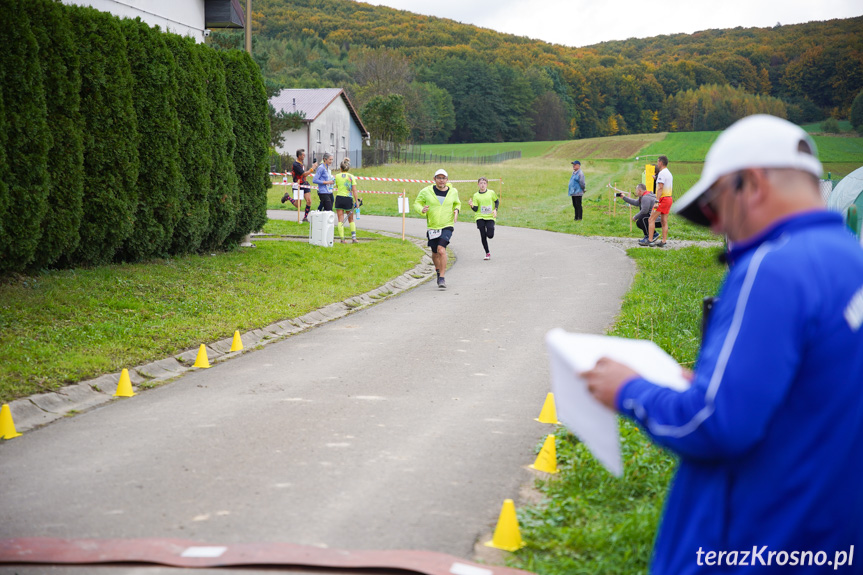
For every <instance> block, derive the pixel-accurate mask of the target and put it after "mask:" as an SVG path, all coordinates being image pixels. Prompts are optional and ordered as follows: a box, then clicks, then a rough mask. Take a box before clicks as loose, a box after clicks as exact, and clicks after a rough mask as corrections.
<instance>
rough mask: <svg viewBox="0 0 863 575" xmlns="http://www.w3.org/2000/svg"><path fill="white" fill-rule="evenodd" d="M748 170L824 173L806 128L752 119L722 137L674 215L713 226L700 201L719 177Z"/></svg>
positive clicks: (740, 122) (774, 119)
mask: <svg viewBox="0 0 863 575" xmlns="http://www.w3.org/2000/svg"><path fill="white" fill-rule="evenodd" d="M746 168H796V169H798V170H801V171H803V172H808V173H810V174H812V175H814V176H815V177H816V178H820V177H821V175H822V173H823V168H822V167H821V162H819V161H818V155H817V150H816V148H815V142H813V141H812V138H811V137H809V134H807V133H806V132H805V131H804V130H803V128H801V127H800V126H797V125H795V124H792V123H791V122H789V121H787V120H783V119H782V118H777V117H776V116H768V115H766V114H757V115H754V116H748V117H746V118H743V119H742V120H738V121H737V122H735V123H734V124H732V125H731V126H730V127H729V128H728V129H726V130H725V131H724V132H722V133H721V134H720V135H719V137H718V138H717V139H716V141H715V142H714V143H713V145H712V146H711V147H710V151H709V152H707V158H706V159H705V160H704V169H703V170H702V171H701V179H700V180H698V182H697V183H696V184H695V185H694V186H692V188H690V190H689V191H688V192H686V193H685V194H684V195H683V197H682V198H680V200H679V201H678V202H675V204H674V208H673V210H674V213H675V214H679V215H681V216H683V217H684V218H686V219H688V220H690V221H692V222H695V223H696V224H699V225H702V226H710V220H708V219H707V216H705V215H704V213H703V212H702V211H701V206H700V205H699V202H698V200H699V199H700V198H701V196H703V195H704V193H705V192H706V191H707V190H709V189H710V187H711V186H713V184H715V183H716V181H717V180H718V179H719V178H721V177H722V176H725V175H727V174H733V173H734V172H738V171H740V170H743V169H746Z"/></svg>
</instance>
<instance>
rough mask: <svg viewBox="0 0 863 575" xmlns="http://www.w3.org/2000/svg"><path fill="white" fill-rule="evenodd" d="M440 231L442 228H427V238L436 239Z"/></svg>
mask: <svg viewBox="0 0 863 575" xmlns="http://www.w3.org/2000/svg"><path fill="white" fill-rule="evenodd" d="M442 231H443V230H429V231H428V236H429V239H430V240H436V239H438V238H439V237H440V235H441V232H442Z"/></svg>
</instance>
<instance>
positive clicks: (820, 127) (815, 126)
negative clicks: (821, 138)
mask: <svg viewBox="0 0 863 575" xmlns="http://www.w3.org/2000/svg"><path fill="white" fill-rule="evenodd" d="M801 128H803V129H804V130H806V131H807V132H809V133H810V134H821V133H823V132H824V121H823V120H822V121H820V122H813V123H811V124H804V125H803V126H801ZM839 129H840V130H842V132H843V133H850V134H853V133H854V128H852V127H851V122H850V121H848V120H839Z"/></svg>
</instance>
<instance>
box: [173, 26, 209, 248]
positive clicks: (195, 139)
mask: <svg viewBox="0 0 863 575" xmlns="http://www.w3.org/2000/svg"><path fill="white" fill-rule="evenodd" d="M165 42H166V43H167V45H168V49H170V50H171V52H172V53H173V54H174V58H175V59H176V60H177V116H178V119H179V122H180V131H179V133H178V142H179V146H180V174H181V176H182V180H181V188H180V201H179V208H180V217H179V219H178V220H177V225H176V227H175V228H174V238H173V243H172V246H171V251H172V252H173V253H183V252H187V251H191V252H194V251H196V250H197V249H198V248H199V247H201V243H202V242H203V241H204V237H205V235H206V233H207V226H208V225H209V221H210V198H209V195H208V192H209V191H210V187H211V185H212V184H211V182H212V179H211V172H212V171H213V152H212V147H213V124H212V122H211V121H210V102H209V100H208V99H207V76H206V72H205V70H204V65H203V63H202V62H201V56H200V54H199V53H198V50H197V49H196V47H195V41H194V40H192V39H191V38H183V37H181V36H177V35H175V34H166V35H165Z"/></svg>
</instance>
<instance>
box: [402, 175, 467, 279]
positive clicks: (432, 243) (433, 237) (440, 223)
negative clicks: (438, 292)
mask: <svg viewBox="0 0 863 575" xmlns="http://www.w3.org/2000/svg"><path fill="white" fill-rule="evenodd" d="M448 180H449V175H448V174H447V173H446V170H438V171H437V172H435V175H434V182H435V183H434V184H433V185H431V186H428V187H426V188H423V189H422V190H420V193H419V194H418V195H417V199H416V200H415V201H414V211H415V212H418V213H420V214H423V215H425V217H426V225H427V226H428V231H427V232H426V236H427V237H428V245H429V248H430V249H431V252H432V260H433V261H434V267H435V271H437V274H438V278H437V285H438V287H439V288H442V289H443V288H446V280H444V276H445V275H446V264H447V254H446V247H447V245H449V242H450V240H451V239H452V233H453V230H454V229H455V228H454V226H455V223H456V222H457V221H458V213H459V211H460V210H461V201H460V200H459V199H458V190H457V189H455V188H454V187H453V186H447V181H448Z"/></svg>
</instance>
